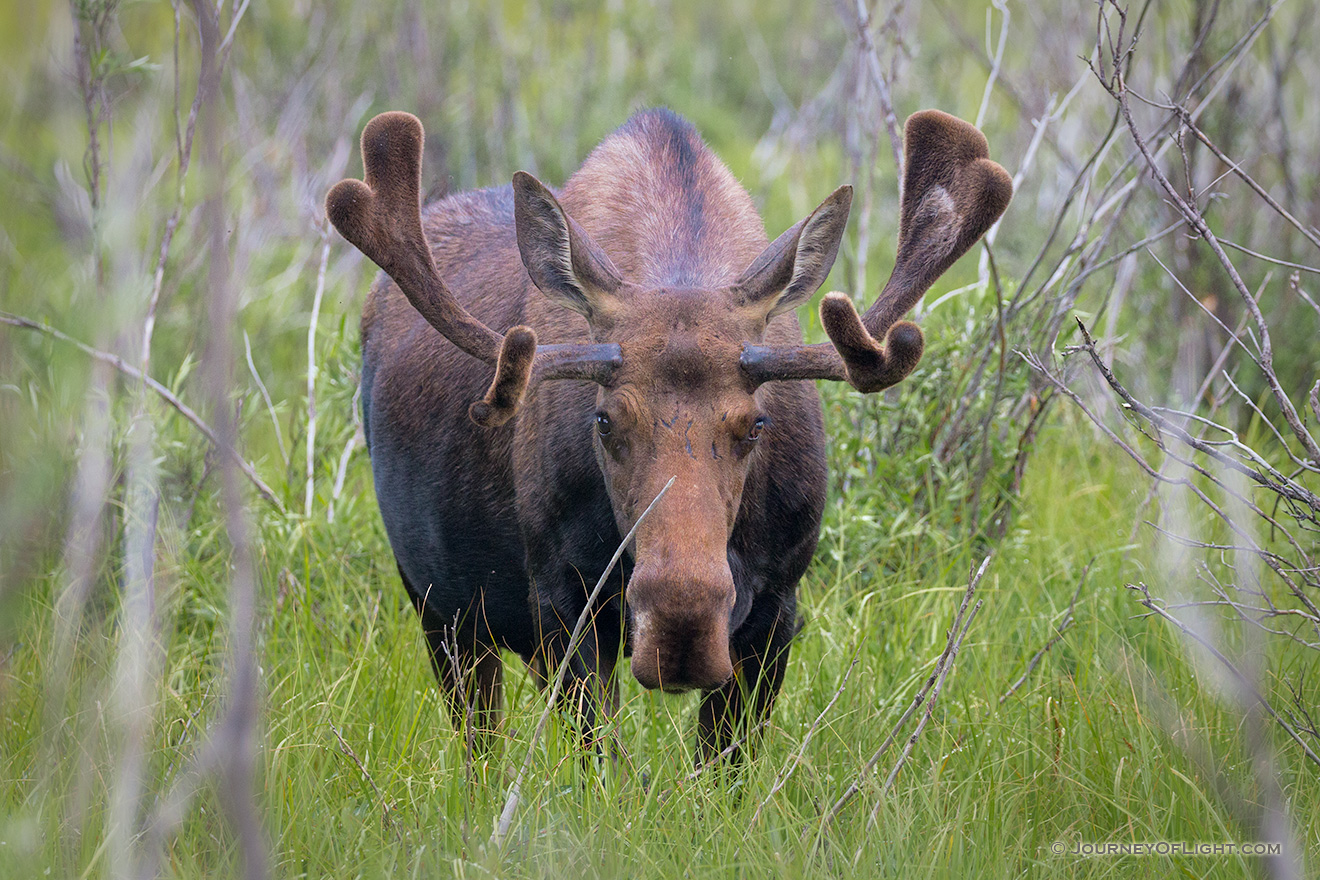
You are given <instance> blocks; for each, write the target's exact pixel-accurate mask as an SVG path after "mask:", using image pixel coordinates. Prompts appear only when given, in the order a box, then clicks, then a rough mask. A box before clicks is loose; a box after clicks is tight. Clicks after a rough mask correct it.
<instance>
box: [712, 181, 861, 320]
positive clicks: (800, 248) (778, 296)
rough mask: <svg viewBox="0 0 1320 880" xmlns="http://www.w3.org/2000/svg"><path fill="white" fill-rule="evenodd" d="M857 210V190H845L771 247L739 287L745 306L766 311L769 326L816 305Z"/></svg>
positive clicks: (751, 266)
mask: <svg viewBox="0 0 1320 880" xmlns="http://www.w3.org/2000/svg"><path fill="white" fill-rule="evenodd" d="M851 207H852V187H850V186H841V187H839V188H838V189H836V190H835V191H834V192H833V193H832V194H831V195H830V197H829V198H827V199H826V200H825V201H823V202H821V203H820V206H819V207H817V208H816V210H814V211H812V212H811V214H809V215H808V216H807V218H806V219H805V220H803V221H801V222H800V223H798V224H797V225H796V226H793V227H792V228H791V229H789V230H788V231H787V232H785V233H784V234H783V235H781V236H779V238H776V239H775V240H774V241H773V242H771V243H770V246H769V247H767V248H766V249H765V250H764V251H762V252H761V255H760V256H759V257H757V258H756V259H755V260H753V261H752V264H751V265H750V266H748V267H747V270H746V271H745V272H743V273H742V275H741V276H740V277H739V278H738V280H737V281H736V282H734V291H735V292H736V294H737V295H738V297H739V300H740V303H741V304H742V305H746V306H751V307H755V308H760V309H762V310H764V311H765V313H766V320H769V319H770V318H773V317H774V316H775V315H778V314H781V313H782V312H787V311H789V310H791V309H795V308H797V307H798V306H800V305H802V304H803V303H804V302H806V301H807V300H809V299H811V295H812V294H813V293H815V292H816V290H817V289H818V288H819V287H820V286H821V285H822V284H824V283H825V279H826V278H827V277H828V276H829V274H830V268H831V267H833V266H834V258H835V257H836V256H838V254H839V242H840V241H842V239H843V230H844V228H845V227H846V226H847V225H848V211H849V209H850V208H851Z"/></svg>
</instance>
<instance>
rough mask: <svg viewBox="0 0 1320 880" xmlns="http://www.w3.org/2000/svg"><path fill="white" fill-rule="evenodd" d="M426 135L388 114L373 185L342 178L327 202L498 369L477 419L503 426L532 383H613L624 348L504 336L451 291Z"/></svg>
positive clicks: (427, 309)
mask: <svg viewBox="0 0 1320 880" xmlns="http://www.w3.org/2000/svg"><path fill="white" fill-rule="evenodd" d="M424 140H425V132H424V130H423V128H422V123H421V121H420V120H418V119H417V117H416V116H413V115H412V114H411V113H402V112H398V111H393V112H389V113H382V114H380V115H379V116H377V117H375V118H374V119H372V120H371V121H370V122H368V123H367V126H366V128H364V129H363V130H362V164H363V168H364V170H365V172H366V181H365V182H363V181H360V180H341V181H340V182H339V183H337V184H335V185H334V186H333V187H332V188H331V189H330V192H329V193H327V194H326V197H325V212H326V216H328V217H329V218H330V222H331V223H333V224H334V226H335V228H336V229H338V230H339V233H340V234H341V235H343V236H344V238H346V239H348V240H349V242H351V243H352V244H353V245H354V246H356V247H357V249H358V250H360V251H362V253H364V254H366V255H367V256H368V257H369V258H370V259H371V260H372V261H373V262H374V263H376V265H378V266H380V267H381V268H382V269H384V270H385V272H386V274H388V275H389V276H390V277H391V278H393V279H394V281H395V283H396V284H398V285H399V289H400V290H402V291H403V294H404V296H406V297H407V298H408V302H410V303H412V305H413V308H415V309H417V311H418V312H420V313H421V315H422V317H423V318H425V319H426V320H427V322H428V323H430V324H431V326H433V327H435V329H436V330H438V331H440V333H441V334H442V335H444V337H445V338H447V339H448V340H449V341H450V342H452V343H454V344H455V345H456V346H458V347H459V348H461V349H462V350H463V351H465V352H467V353H468V354H470V355H472V356H473V357H475V358H477V359H479V360H482V361H485V362H486V363H489V364H494V365H495V376H494V378H493V379H492V381H491V385H490V388H489V389H488V390H487V391H486V395H485V397H483V398H482V399H481V400H479V401H477V402H475V403H473V404H472V406H471V408H470V409H469V413H468V414H469V415H470V416H471V418H472V420H473V421H474V422H476V423H477V424H479V425H483V426H486V427H496V426H498V425H502V424H504V423H505V422H507V421H508V420H509V419H510V418H512V417H513V416H514V414H515V413H516V412H517V408H518V405H519V403H520V402H521V401H522V398H523V396H524V394H525V393H526V391H527V389H528V387H529V386H530V385H533V384H535V383H536V382H540V381H544V380H546V379H590V380H593V381H607V380H608V377H609V374H610V372H611V371H612V369H613V367H614V366H617V363H618V359H619V349H618V346H610V345H551V346H541V347H539V348H538V346H537V344H536V333H535V331H533V330H532V329H531V328H530V327H523V326H518V327H514V328H512V329H510V330H509V332H508V333H506V334H504V335H501V334H499V333H497V332H495V331H494V330H492V329H490V328H489V327H487V326H486V325H485V324H483V323H482V322H481V321H478V320H477V319H476V318H474V317H473V316H472V315H471V313H469V312H468V311H467V309H465V308H463V306H462V305H461V304H460V303H459V302H458V300H457V299H456V298H455V297H454V295H453V293H452V292H451V291H450V290H449V288H448V287H447V286H446V285H445V282H444V280H443V279H442V278H441V277H440V273H439V271H438V270H437V269H436V265H435V260H434V258H433V257H432V256H431V248H430V245H429V244H427V241H426V235H425V234H424V233H423V232H422V219H421V198H420V192H421V173H422V146H423V143H424Z"/></svg>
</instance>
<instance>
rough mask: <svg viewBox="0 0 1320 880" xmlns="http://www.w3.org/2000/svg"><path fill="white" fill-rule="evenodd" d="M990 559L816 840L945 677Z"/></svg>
mask: <svg viewBox="0 0 1320 880" xmlns="http://www.w3.org/2000/svg"><path fill="white" fill-rule="evenodd" d="M991 558H992V557H991V556H987V557H985V559H983V560H981V565H980V567H979V568H978V569H977V570H976V572H975V573H974V574H973V575H972V576H971V578H969V579H968V582H967V591H966V592H965V593H964V594H963V598H962V602H961V604H959V606H958V611H957V613H956V614H955V615H954V618H953V625H952V626H950V627H949V636H948V640H947V641H946V642H945V645H944V650H943V651H942V652H941V653H940V655H939V657H937V658H936V659H935V668H934V669H932V670H931V673H930V677H929V678H927V679H926V683H925V685H923V686H922V688H921V690H919V691H918V692H917V695H916V696H915V697H913V698H912V703H911V704H910V705H909V706H908V708H907V711H905V712H904V713H903V714H902V716H900V717H899V719H898V721H897V722H896V723H895V724H894V727H893V729H892V730H890V731H889V735H888V736H886V737H885V739H884V742H882V743H881V744H880V747H879V748H878V749H876V750H875V752H874V754H872V755H871V757H870V759H869V760H867V762H866V763H865V764H864V765H862V769H861V770H860V771H859V772H858V774H857V778H856V779H854V780H853V781H852V782H851V783H850V784H849V785H848V787H847V788H846V789H844V792H843V794H841V795H840V796H839V797H838V799H837V800H835V802H834V805H833V806H831V807H830V809H829V811H828V812H826V813H825V815H824V816H822V817H821V820H820V823H819V824H818V825H817V826H816V827H815V829H814V831H815V837H816V840H817V842H819V840H820V839H821V838H822V837H823V835H824V834H825V831H826V830H827V829H828V828H829V826H830V823H832V822H833V821H834V820H835V818H837V817H838V815H839V813H840V812H841V811H842V810H843V808H844V807H845V806H846V805H847V804H848V802H849V801H850V800H852V799H853V797H854V796H855V795H856V794H857V793H858V792H860V791H861V790H862V785H863V783H865V781H866V778H867V777H868V776H870V775H871V772H872V771H873V770H875V767H876V765H877V764H879V763H880V759H881V758H883V757H884V755H885V753H886V752H887V751H889V747H890V746H891V745H893V744H894V742H895V741H896V740H897V739H898V735H899V733H901V732H902V730H903V728H904V727H905V726H906V725H907V722H908V719H910V718H911V717H912V716H913V714H915V713H916V711H917V710H918V709H919V708H921V705H922V703H924V702H925V700H926V695H927V694H930V693H932V692H934V691H935V690H936V688H937V686H938V683H939V682H942V681H943V680H944V674H945V670H946V667H947V665H948V664H949V663H950V660H951V657H952V655H953V653H954V652H955V651H956V644H957V642H960V641H961V636H960V633H962V632H966V628H965V627H963V625H962V623H963V618H964V617H965V616H966V613H967V606H968V605H969V604H970V603H971V600H972V597H973V596H974V595H975V594H976V587H977V585H978V584H980V582H981V577H982V576H983V575H984V574H985V570H986V567H987V566H989V565H990V559H991ZM977 607H978V608H979V607H980V603H979V602H978V603H977ZM973 613H975V612H973ZM969 622H970V620H969ZM912 742H914V741H913V740H910V741H909V745H908V749H907V750H910V748H911V744H912ZM891 780H892V774H891ZM812 832H813V828H812V826H811V825H808V826H807V827H806V828H804V829H803V832H802V838H803V841H804V842H805V840H806V839H807V837H809V836H811V835H812Z"/></svg>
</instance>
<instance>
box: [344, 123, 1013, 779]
mask: <svg viewBox="0 0 1320 880" xmlns="http://www.w3.org/2000/svg"><path fill="white" fill-rule="evenodd" d="M422 140H423V131H422V126H421V123H420V122H419V121H418V120H417V119H416V118H415V117H413V116H411V115H409V114H407V113H399V112H391V113H385V114H382V115H380V116H377V117H376V118H374V119H372V120H371V121H370V122H369V123H368V124H367V126H366V128H365V130H364V131H363V133H362V157H363V164H364V166H365V169H366V181H365V183H363V182H361V181H357V180H345V181H341V182H340V183H339V184H337V185H336V186H335V187H334V188H333V189H331V190H330V193H329V194H328V196H327V197H326V212H327V214H328V216H329V218H330V220H331V221H332V222H333V223H334V225H335V227H336V228H337V229H338V230H339V231H340V233H341V234H342V235H343V236H344V237H345V238H346V239H348V240H349V241H350V242H352V243H353V244H354V245H356V246H357V247H358V248H359V249H360V250H361V251H362V252H363V253H364V254H366V255H367V256H368V257H370V258H371V259H372V260H373V261H374V262H375V263H377V264H378V265H379V266H380V267H381V268H382V269H384V271H385V274H384V275H382V276H381V277H380V278H379V280H378V281H377V282H376V283H375V285H374V286H373V287H372V290H371V293H370V295H369V297H368V300H367V303H366V306H365V308H364V311H363V315H362V354H363V368H362V409H363V417H364V427H365V430H366V437H367V444H368V449H369V450H370V455H371V465H372V472H373V474H374V477H375V486H376V496H377V499H378V501H379V504H380V511H381V516H382V518H383V519H384V523H385V528H386V531H387V532H388V534H389V540H390V545H391V547H392V549H393V551H394V556H395V560H396V562H397V563H398V570H399V574H400V576H401V577H402V579H403V584H404V587H405V588H406V589H407V591H408V594H409V596H410V597H411V599H412V601H413V603H414V605H415V606H416V608H417V611H418V612H419V614H420V616H421V621H422V626H423V629H424V631H425V633H426V638H427V640H428V643H429V646H430V654H431V661H432V664H433V668H434V671H435V674H436V677H437V678H438V680H439V682H440V684H441V687H442V689H443V690H444V692H445V694H446V696H447V697H448V703H449V706H450V709H451V712H452V717H453V719H454V723H455V727H456V728H459V727H461V726H462V725H463V724H464V723H465V719H467V720H469V721H470V723H471V724H472V725H473V726H474V727H475V729H476V730H478V731H482V732H489V731H492V730H494V729H496V725H497V723H498V719H499V712H500V703H501V681H502V674H503V665H502V661H501V657H500V649H501V648H503V649H507V650H509V651H512V652H514V653H516V654H518V655H519V656H520V657H522V659H523V660H524V661H526V662H527V663H528V664H529V665H530V667H531V669H532V670H533V673H534V675H536V676H537V678H538V681H540V682H542V683H544V682H545V680H546V677H547V675H548V672H549V671H550V670H554V669H556V668H558V666H559V661H560V660H562V659H563V657H564V652H565V649H566V647H567V643H568V641H569V638H568V635H569V632H570V631H571V630H572V628H573V625H574V622H575V621H576V620H577V619H578V616H579V614H580V613H582V612H583V610H584V608H585V605H586V602H587V598H588V592H589V589H590V587H591V586H592V585H593V584H594V583H595V582H596V580H597V579H598V578H599V577H600V576H601V575H602V574H603V572H604V571H605V567H606V565H607V563H608V562H609V560H610V557H611V554H612V552H613V551H614V550H615V549H616V548H617V547H618V544H619V542H620V541H621V536H622V535H624V534H626V533H627V532H628V530H629V529H630V528H632V526H633V525H634V524H635V523H637V518H638V516H639V515H640V514H641V512H642V511H643V510H644V509H645V508H646V507H647V505H648V504H649V503H650V502H651V501H652V500H653V499H654V498H655V496H656V495H657V493H658V492H659V491H660V489H661V487H663V486H664V485H665V484H666V482H667V481H668V480H669V479H670V478H671V477H674V478H676V479H675V481H674V483H673V485H672V487H671V489H670V490H669V492H668V493H667V494H666V495H665V496H664V497H663V498H662V499H661V500H660V502H659V503H658V504H657V505H656V507H655V508H654V510H653V511H652V512H651V514H650V515H649V516H648V517H647V518H646V519H645V520H644V521H642V522H641V523H640V526H639V528H638V530H637V534H636V536H635V539H634V541H633V544H632V546H631V548H630V550H631V552H630V554H629V558H626V559H625V560H624V562H623V563H622V565H621V571H620V572H618V573H617V575H616V577H615V580H614V581H611V586H610V587H609V588H608V589H607V590H605V592H604V593H603V594H602V595H601V598H600V599H599V600H598V606H597V607H596V608H595V609H594V610H593V615H594V616H593V618H592V625H591V626H590V628H589V629H588V630H587V634H586V637H585V638H584V639H583V640H582V641H581V643H580V645H579V646H578V647H577V648H576V649H575V652H574V654H573V656H572V657H571V658H570V659H569V664H568V669H569V673H568V681H569V683H570V684H571V685H572V687H573V690H571V691H570V693H571V694H573V695H574V703H575V706H576V709H577V718H578V719H579V723H580V724H581V725H582V728H583V731H584V735H586V736H587V737H588V738H589V739H590V738H591V736H593V735H594V734H593V732H594V731H596V730H598V725H599V723H600V721H601V720H602V718H603V717H608V713H609V712H611V711H612V710H613V709H614V707H616V706H617V702H618V680H617V677H616V674H615V665H616V662H617V658H618V657H619V655H620V650H621V649H622V653H623V654H624V655H629V656H631V664H632V673H633V675H634V676H635V677H636V678H637V680H638V681H639V682H640V683H641V684H642V686H643V687H646V688H662V689H663V690H665V691H670V692H677V691H685V690H690V689H700V690H701V691H703V692H704V696H703V698H702V701H701V705H700V709H699V713H698V732H697V758H698V760H705V759H707V758H709V757H710V756H712V755H714V754H718V753H719V752H720V751H723V750H725V749H726V748H728V747H729V746H730V745H732V744H735V743H736V741H737V737H738V735H739V734H738V731H739V730H740V729H745V727H746V726H749V725H753V724H755V723H756V722H759V721H760V720H762V719H764V718H766V717H767V716H768V713H769V712H770V709H771V705H772V703H773V702H774V699H775V695H776V694H777V693H778V691H779V689H780V686H781V684H782V683H783V679H784V671H785V668H786V666H787V662H788V655H789V647H790V643H791V641H792V639H793V637H794V635H795V634H796V633H797V631H798V629H799V623H798V615H797V610H796V609H797V598H796V590H797V584H798V580H799V579H800V578H801V577H802V575H803V573H804V571H805V570H806V568H807V565H808V563H809V562H810V560H811V557H812V554H813V553H814V552H815V549H816V542H817V540H818V537H819V533H820V522H821V512H822V508H823V506H824V501H825V493H826V468H825V451H824V450H825V436H824V431H823V426H822V413H821V405H820V399H819V397H818V395H817V393H816V388H815V386H814V384H813V383H812V382H810V381H806V380H812V379H833V380H839V381H845V382H847V383H849V384H850V385H852V386H853V387H854V388H856V389H857V390H859V391H861V392H863V393H870V392H875V391H879V390H881V389H884V388H887V387H889V386H891V385H893V384H894V383H896V382H898V381H899V380H901V379H902V378H903V377H904V376H906V375H907V374H908V373H910V372H911V371H912V369H913V368H914V367H915V366H916V364H917V362H918V360H919V359H920V358H921V354H922V349H923V344H924V343H923V337H922V334H921V331H920V330H919V329H918V328H917V327H916V325H914V324H912V323H910V322H907V321H904V320H900V319H901V318H902V316H903V315H904V313H906V312H907V311H908V309H909V308H911V307H912V305H913V304H914V303H916V302H917V300H918V299H920V298H921V296H922V295H923V294H924V293H925V292H926V290H927V289H928V288H929V287H930V285H931V284H932V283H933V282H934V281H935V279H936V278H938V277H939V276H940V275H941V274H942V273H943V272H944V270H946V269H947V268H948V267H949V266H950V265H952V263H953V262H954V260H956V259H957V258H958V257H959V256H961V255H962V254H963V253H965V252H966V251H967V250H968V249H969V248H970V247H971V246H972V245H973V244H975V242H976V241H977V240H978V239H979V238H980V237H981V235H982V234H983V233H984V232H985V231H986V230H987V229H988V228H989V227H990V225H991V224H992V223H993V222H994V221H995V220H996V219H997V218H998V217H999V216H1000V215H1001V214H1002V213H1003V211H1004V209H1005V208H1006V207H1007V205H1008V202H1009V199H1010V198H1011V195H1012V182H1011V180H1010V178H1009V176H1008V175H1007V174H1006V173H1005V171H1004V169H1003V168H1001V167H1000V166H999V165H997V164H995V163H994V162H992V161H990V159H989V158H987V157H988V150H987V144H986V140H985V137H984V136H983V135H982V134H981V132H979V131H978V130H977V129H976V128H974V127H973V126H971V125H969V124H968V123H966V122H963V121H961V120H959V119H957V118H955V117H953V116H950V115H948V114H945V113H942V112H939V111H934V110H928V111H924V112H921V113H917V114H915V115H913V116H912V117H911V118H909V119H908V120H907V124H906V126H905V130H904V143H905V153H906V157H907V159H906V166H907V167H906V171H905V173H904V179H903V190H902V203H901V210H900V218H899V245H898V252H897V257H896V261H895V267H894V270H893V273H892V275H891V277H890V279H889V281H888V283H886V285H885V287H884V289H883V291H882V292H881V293H880V296H879V297H878V298H877V300H876V302H875V303H874V304H873V305H872V306H871V307H870V308H869V309H868V310H867V311H866V313H865V315H864V316H859V314H858V313H857V310H856V309H855V308H854V307H853V304H852V301H851V300H850V299H849V297H847V296H845V295H844V294H841V293H830V294H827V295H826V296H825V297H824V298H823V300H822V301H821V304H820V317H821V322H822V324H823V326H824V329H825V332H826V333H827V335H828V336H829V339H830V342H829V343H821V344H816V345H806V344H804V343H803V341H802V335H801V332H800V329H799V325H798V321H797V316H796V314H795V309H796V308H797V307H798V306H800V305H802V304H803V303H805V302H806V301H807V300H808V299H809V298H810V297H811V296H812V295H813V294H814V293H815V292H816V290H817V289H818V288H819V287H820V286H821V284H823V283H824V281H825V278H826V276H827V275H828V274H829V272H830V268H831V266H832V265H833V263H834V259H835V255H836V254H837V252H838V249H839V242H840V239H841V238H842V236H843V233H844V227H845V225H846V223H847V219H848V211H849V206H850V203H851V199H852V190H851V188H850V187H846V186H844V187H840V188H839V189H837V190H835V191H834V192H833V193H832V194H831V195H830V196H829V197H828V198H827V199H825V201H824V202H822V203H821V204H820V206H819V207H817V208H816V209H815V210H814V211H812V212H811V214H810V215H809V216H807V218H806V219H804V220H802V221H801V222H799V223H798V224H797V225H795V226H793V227H792V228H791V229H789V230H788V231H787V232H785V233H784V234H783V235H781V236H779V237H778V238H777V239H775V240H774V241H773V242H770V241H768V237H767V235H766V233H765V226H764V223H763V222H762V220H761V218H760V216H759V215H758V214H757V212H756V209H755V207H754V206H753V204H752V200H751V198H750V197H749V195H748V194H747V192H746V190H744V189H743V187H742V186H741V185H740V184H739V183H738V181H737V180H736V179H735V178H734V176H733V174H732V173H730V172H729V170H728V169H727V168H726V167H725V166H724V164H723V163H722V162H721V161H720V160H719V159H718V158H717V157H716V156H715V154H714V153H713V152H712V151H711V150H710V149H709V148H708V147H707V146H706V145H705V143H704V142H703V141H702V140H701V138H700V136H699V135H698V134H697V132H696V130H695V129H694V128H693V126H692V125H691V124H690V123H688V122H686V121H685V120H683V119H682V118H680V117H679V116H677V115H675V114H674V113H672V112H670V111H668V110H644V111H641V112H638V113H636V114H635V115H633V116H632V117H631V118H630V119H629V120H628V121H627V122H626V123H625V124H624V125H623V126H622V127H621V128H619V129H618V130H617V131H615V132H614V133H613V134H611V135H610V136H608V137H607V138H605V140H603V141H602V142H601V143H600V145H599V146H597V147H596V148H595V150H593V151H592V152H591V154H590V155H589V156H588V157H587V159H586V161H585V162H584V163H583V165H582V167H581V169H579V170H578V171H577V172H576V173H575V174H573V175H572V176H571V177H570V178H569V180H568V182H567V183H566V184H565V185H564V187H563V189H562V190H559V191H558V192H557V193H556V192H553V191H551V190H550V189H549V188H547V187H546V186H545V185H543V184H542V183H541V182H539V181H538V180H537V179H536V178H534V177H533V176H532V175H530V174H527V173H525V172H518V173H517V174H515V175H514V176H513V183H512V185H511V186H503V187H497V188H492V189H483V190H477V191H474V192H464V193H459V194H456V195H450V196H448V197H445V198H443V199H441V200H439V201H437V202H434V203H432V204H429V205H427V206H425V207H420V199H419V189H420V176H421V154H422ZM437 331H438V332H437ZM551 380H558V381H551ZM740 725H743V726H744V727H743V728H740Z"/></svg>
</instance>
